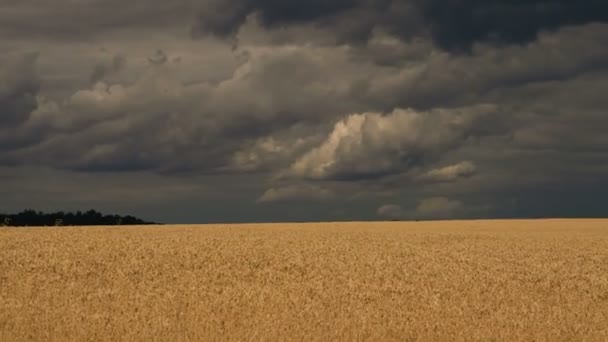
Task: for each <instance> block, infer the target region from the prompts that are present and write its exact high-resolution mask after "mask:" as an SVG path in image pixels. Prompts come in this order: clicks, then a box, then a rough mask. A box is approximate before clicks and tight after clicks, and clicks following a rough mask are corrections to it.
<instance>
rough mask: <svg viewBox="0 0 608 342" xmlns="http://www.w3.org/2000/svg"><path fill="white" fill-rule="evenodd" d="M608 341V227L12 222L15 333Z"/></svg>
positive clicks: (568, 223) (2, 239) (11, 333)
mask: <svg viewBox="0 0 608 342" xmlns="http://www.w3.org/2000/svg"><path fill="white" fill-rule="evenodd" d="M437 339H439V340H492V339H494V340H496V339H498V340H508V341H512V340H526V341H533V340H536V341H539V340H546V341H556V340H564V341H574V340H576V341H580V340H590V341H605V340H607V339H608V221H605V220H604V221H603V220H532V221H452V222H447V221H446V222H412V223H403V222H392V223H313V224H274V225H270V224H259V225H208V226H155V227H131V228H124V227H122V228H102V227H100V228H20V229H12V228H11V229H0V340H2V341H12V340H38V341H47V340H72V341H84V340H112V341H115V340H128V341H133V340H142V341H151V340H162V341H180V340H181V341H186V340H206V341H213V340H226V341H236V340H239V341H243V340H247V341H250V340H253V341H258V340H274V341H284V340H300V341H317V340H319V341H329V340H346V341H350V340H368V341H389V340H437Z"/></svg>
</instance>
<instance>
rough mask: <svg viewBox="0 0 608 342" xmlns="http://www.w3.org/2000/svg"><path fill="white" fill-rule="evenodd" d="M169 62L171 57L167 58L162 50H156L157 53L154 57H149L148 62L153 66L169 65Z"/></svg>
mask: <svg viewBox="0 0 608 342" xmlns="http://www.w3.org/2000/svg"><path fill="white" fill-rule="evenodd" d="M168 60H169V57H167V54H165V52H164V51H163V50H162V49H158V50H156V53H154V55H153V56H151V57H148V62H150V63H151V64H152V65H163V64H165V63H167V61H168Z"/></svg>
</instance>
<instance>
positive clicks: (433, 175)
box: [420, 161, 477, 182]
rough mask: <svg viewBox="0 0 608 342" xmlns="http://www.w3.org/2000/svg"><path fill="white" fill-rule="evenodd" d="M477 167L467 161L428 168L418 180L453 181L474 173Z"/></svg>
mask: <svg viewBox="0 0 608 342" xmlns="http://www.w3.org/2000/svg"><path fill="white" fill-rule="evenodd" d="M476 171H477V168H476V167H475V164H473V163H472V162H469V161H463V162H460V163H458V164H454V165H450V166H446V167H443V168H439V169H434V170H430V171H428V172H426V173H424V174H423V175H422V176H420V180H422V181H428V182H455V181H457V180H459V179H462V178H468V177H471V176H473V175H474V174H475V172H476Z"/></svg>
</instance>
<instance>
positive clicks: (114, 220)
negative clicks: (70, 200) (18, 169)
mask: <svg viewBox="0 0 608 342" xmlns="http://www.w3.org/2000/svg"><path fill="white" fill-rule="evenodd" d="M149 224H156V223H154V222H147V221H144V220H142V219H139V218H137V217H133V216H130V215H127V216H120V215H103V214H102V213H99V212H97V211H95V210H89V211H86V212H81V211H77V212H75V213H71V212H67V213H66V212H63V211H59V212H56V213H43V212H41V211H35V210H24V211H22V212H20V213H18V214H0V226H12V227H27V226H30V227H33V226H36V227H39V226H123V225H149Z"/></svg>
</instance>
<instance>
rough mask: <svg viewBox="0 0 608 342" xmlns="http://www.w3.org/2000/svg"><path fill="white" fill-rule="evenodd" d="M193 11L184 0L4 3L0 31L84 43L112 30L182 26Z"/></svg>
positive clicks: (17, 35)
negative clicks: (81, 41) (83, 41)
mask: <svg viewBox="0 0 608 342" xmlns="http://www.w3.org/2000/svg"><path fill="white" fill-rule="evenodd" d="M193 8H194V7H193V6H192V2H191V1H187V0H176V1H144V0H134V1H129V2H124V1H119V0H91V1H86V2H84V1H69V0H57V1H53V2H47V1H38V0H21V1H8V2H6V1H4V2H3V3H2V4H0V32H1V33H3V35H5V36H11V37H20V38H28V39H55V40H59V39H60V40H66V39H67V40H87V39H91V38H92V37H96V36H99V35H100V34H103V33H107V32H111V31H115V30H125V29H126V30H129V29H131V30H134V29H135V30H137V29H139V30H149V29H156V28H165V29H167V28H171V27H175V26H183V25H185V22H186V23H189V22H191V21H192V20H193V19H194V16H193V15H192V14H191V13H192V10H193ZM186 25H187V24H186Z"/></svg>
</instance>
